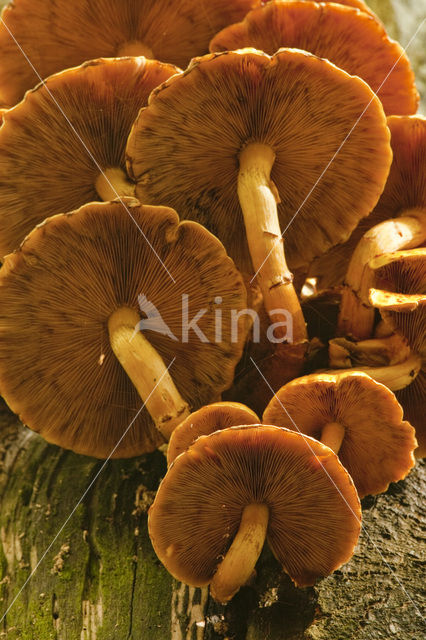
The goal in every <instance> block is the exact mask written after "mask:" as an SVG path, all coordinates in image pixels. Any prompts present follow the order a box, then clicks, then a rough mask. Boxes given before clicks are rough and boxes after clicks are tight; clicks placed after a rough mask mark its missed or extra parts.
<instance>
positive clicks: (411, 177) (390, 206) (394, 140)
mask: <svg viewBox="0 0 426 640" xmlns="http://www.w3.org/2000/svg"><path fill="white" fill-rule="evenodd" d="M388 127H389V130H390V132H391V147H392V151H393V161H392V166H391V169H390V172H389V177H388V179H387V182H386V186H385V189H384V191H383V193H382V195H381V197H380V200H379V201H378V203H377V205H376V206H375V208H374V209H373V211H372V212H371V213H370V215H369V216H368V217H367V218H364V219H363V220H361V222H360V223H359V225H358V227H357V228H356V229H355V231H354V232H353V233H352V235H351V236H350V238H349V239H348V240H347V242H345V243H344V244H341V245H337V246H336V247H333V248H332V249H330V251H327V253H326V254H324V255H323V256H322V257H321V258H318V259H317V260H315V261H314V263H313V264H312V266H311V269H310V272H311V275H316V276H318V278H319V284H320V286H321V287H327V286H333V285H335V284H340V283H342V282H343V279H344V277H345V273H346V270H347V268H348V264H349V260H350V258H351V255H352V253H353V251H354V249H355V247H356V246H357V244H358V243H359V241H360V240H361V238H362V236H363V235H364V234H365V233H366V232H367V231H368V230H369V229H371V228H372V227H374V226H375V225H377V224H379V223H380V222H384V221H385V220H388V219H389V218H396V217H398V216H400V215H409V212H410V211H412V210H416V211H417V210H421V209H426V117H425V116H422V115H416V116H391V117H389V118H388Z"/></svg>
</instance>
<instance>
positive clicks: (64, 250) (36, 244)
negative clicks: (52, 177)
mask: <svg viewBox="0 0 426 640" xmlns="http://www.w3.org/2000/svg"><path fill="white" fill-rule="evenodd" d="M0 274H1V277H0V300H1V302H0V310H1V311H0V389H1V393H2V395H3V396H4V398H5V400H6V401H7V403H8V404H9V406H10V407H11V409H12V410H13V411H15V412H16V413H18V414H19V415H20V417H21V419H22V421H23V422H24V423H25V424H27V425H28V426H30V427H31V428H32V429H34V430H35V431H38V432H40V433H41V435H43V437H45V438H46V439H47V440H48V441H50V442H53V443H55V444H59V445H60V446H63V447H66V448H71V449H73V450H74V451H76V452H78V453H84V454H88V455H94V456H96V457H107V456H109V455H110V454H111V452H113V456H114V457H129V456H135V455H139V454H141V453H143V452H145V451H149V450H152V449H154V448H155V447H156V446H157V445H158V443H159V442H160V441H161V438H160V437H159V435H158V434H157V433H156V431H155V429H154V426H153V422H152V420H151V418H150V415H149V414H148V412H147V410H146V409H145V408H144V409H143V410H142V411H141V412H139V410H140V409H141V406H142V401H141V399H140V398H139V397H138V394H137V392H136V390H135V388H134V387H133V385H132V384H131V382H130V380H129V378H128V377H127V374H126V373H125V371H124V369H123V368H122V367H121V365H120V363H119V361H118V360H117V358H116V357H115V355H114V353H113V350H112V348H111V346H110V342H109V335H108V321H109V318H110V317H111V314H112V313H113V312H114V311H116V310H117V309H120V308H125V309H129V310H132V311H133V312H134V313H136V316H137V317H139V318H141V319H142V320H143V319H149V317H150V316H152V314H151V312H150V307H151V308H152V305H154V307H155V308H156V310H158V311H159V313H160V316H161V319H162V321H163V323H165V324H163V323H162V326H161V327H158V330H155V329H153V328H152V326H151V330H144V327H143V326H142V331H143V333H144V334H145V335H146V337H147V338H148V340H149V342H150V343H151V344H152V345H153V347H155V349H156V350H157V352H158V353H159V354H160V355H161V357H162V358H163V360H164V362H165V364H166V366H168V365H170V364H171V363H172V361H173V363H172V364H171V368H170V375H171V376H172V378H173V380H174V381H175V384H176V386H177V387H178V389H179V391H180V393H181V395H182V397H183V398H184V399H185V400H186V401H187V402H188V404H189V405H190V406H192V407H193V408H194V409H198V408H199V407H200V406H201V405H203V404H205V403H207V402H209V401H211V400H213V399H214V398H216V397H217V395H218V394H219V393H221V391H222V390H223V389H224V388H226V387H228V386H229V385H230V384H231V381H232V378H233V372H234V367H235V363H236V362H237V360H238V359H239V357H240V356H241V351H242V341H243V340H244V335H242V334H241V333H239V334H238V332H237V333H235V334H234V337H232V329H231V319H230V317H231V310H234V309H236V310H239V309H241V308H244V307H245V305H246V300H245V289H244V285H243V283H242V280H241V277H240V275H239V273H238V272H237V270H236V269H235V267H234V265H233V263H232V261H231V260H230V259H229V258H228V257H227V256H226V253H225V251H224V248H223V246H222V245H221V244H220V242H219V241H218V240H217V239H216V238H214V237H213V236H212V235H211V234H210V233H208V232H207V231H206V230H205V229H204V228H203V227H201V226H200V225H197V224H194V223H187V222H185V223H181V224H179V220H178V216H177V214H176V212H174V211H173V210H171V209H167V208H162V207H144V206H141V205H140V204H139V203H138V202H136V201H132V200H130V199H127V200H125V207H124V206H123V204H122V203H120V202H114V203H91V204H89V205H86V206H84V207H82V208H81V209H80V210H79V211H76V212H73V213H71V214H60V215H57V216H54V217H52V218H50V219H48V220H47V221H46V222H45V223H44V224H42V225H40V226H39V227H38V228H37V229H35V230H34V231H33V232H32V233H31V234H30V235H29V236H28V237H27V239H26V240H25V242H24V243H23V244H22V246H21V248H20V249H19V250H18V251H17V252H15V253H13V254H11V255H9V256H7V257H6V260H5V263H4V265H3V267H2V269H1V271H0ZM172 277H173V280H172V279H171V278H172ZM183 295H187V296H188V298H187V314H188V319H189V320H191V319H192V318H194V316H195V315H196V314H197V313H198V312H200V311H202V310H206V312H205V313H204V315H203V316H202V317H201V318H200V319H199V321H198V327H199V329H200V331H201V332H202V333H203V334H204V336H205V338H206V340H207V342H203V341H202V340H201V339H200V337H199V336H197V335H196V333H195V332H194V331H192V330H189V331H188V335H187V336H184V335H183V331H184V327H183V318H182V315H183V311H182V307H183V300H182V296H183ZM141 297H143V303H142V302H141ZM219 297H220V302H219ZM218 304H219V305H220V308H221V310H222V314H223V315H222V317H223V322H222V336H221V340H220V341H217V340H216V333H215V331H216V327H215V324H216V321H215V313H214V311H215V308H216V307H217V306H218ZM144 311H145V313H144ZM142 324H143V322H142ZM147 326H150V325H149V323H147ZM162 330H163V332H162V333H160V331H162ZM133 421H134V423H133V424H132V426H131V428H130V429H129V432H128V433H127V435H126V436H125V438H124V440H123V441H122V442H120V444H119V446H118V448H117V449H115V450H114V451H113V449H114V447H115V445H116V444H117V442H118V441H119V439H120V437H121V435H122V434H123V432H124V431H125V429H126V428H127V427H128V425H130V423H131V422H133Z"/></svg>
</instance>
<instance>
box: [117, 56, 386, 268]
mask: <svg viewBox="0 0 426 640" xmlns="http://www.w3.org/2000/svg"><path fill="white" fill-rule="evenodd" d="M367 105H369V106H368V108H367ZM364 110H365V113H364V115H363V117H362V118H361V119H359V116H360V115H361V114H362V113H363V111H364ZM337 113H338V117H336V114H337ZM357 119H359V122H358V124H357V126H355V127H354V125H355V123H356V122H357ZM351 127H352V129H353V130H352V131H351ZM350 131H351V133H350V135H348V134H349V132H350ZM344 141H345V142H344ZM250 142H259V143H262V144H265V145H270V146H271V148H272V149H273V151H274V152H275V154H276V160H275V162H274V165H273V167H272V172H271V179H272V181H273V182H274V184H275V185H276V187H277V189H278V192H279V195H280V198H281V203H280V204H278V216H279V220H280V224H281V229H282V230H283V232H285V243H286V258H287V261H288V262H289V265H290V268H295V267H297V266H300V265H301V264H304V263H306V262H309V261H310V260H311V259H312V258H313V257H314V256H315V255H318V254H320V253H322V252H324V251H326V249H327V248H328V247H330V246H331V245H333V244H335V243H336V242H339V241H342V240H343V239H344V238H345V237H347V236H348V235H349V234H350V232H351V231H352V229H353V228H354V226H356V224H357V223H358V221H359V219H360V218H361V217H362V216H364V215H367V213H368V212H369V211H370V210H371V208H372V207H373V206H374V204H375V203H376V201H377V199H378V197H379V195H380V193H381V191H382V189H383V185H384V182H385V180H386V176H387V174H388V170H389V165H390V161H391V152H390V147H389V133H388V130H387V127H386V121H385V119H384V115H383V110H382V107H381V104H380V101H379V100H378V99H377V98H376V97H375V96H374V94H373V93H372V92H371V90H370V88H369V87H368V86H367V85H366V84H365V83H364V82H363V81H362V80H360V79H359V78H355V77H352V76H349V75H348V74H347V73H345V72H344V71H342V70H340V69H337V67H335V66H334V65H333V64H331V63H330V62H328V61H327V60H322V59H320V58H317V57H315V56H313V55H311V54H308V53H306V52H302V51H297V50H292V49H280V50H279V51H278V52H277V53H276V54H275V55H274V56H268V55H266V54H264V53H262V52H260V51H256V50H254V49H243V50H241V51H233V52H224V53H216V54H210V55H207V56H204V57H201V58H197V59H195V60H193V62H192V64H191V65H190V67H188V69H187V70H186V71H185V72H184V73H183V74H182V75H180V76H179V77H178V76H175V78H173V79H172V78H171V79H170V80H168V81H166V82H165V83H163V85H161V86H160V87H158V88H157V89H155V90H154V91H153V93H152V94H151V96H150V99H149V105H148V107H146V108H145V109H142V110H141V111H140V113H139V116H138V118H137V119H136V122H135V124H134V126H133V128H132V132H131V134H130V136H129V141H128V145H127V156H128V170H129V172H130V175H131V176H132V177H133V178H134V179H135V181H136V182H137V186H136V195H137V197H138V198H139V199H141V200H142V201H144V202H149V203H151V204H156V203H158V204H159V203H163V204H167V205H169V206H176V207H177V209H178V210H179V213H180V215H181V216H184V217H185V218H190V219H195V220H197V221H198V222H201V223H202V224H204V225H205V226H206V227H207V228H208V229H209V230H210V231H212V232H213V233H215V235H217V236H218V237H219V238H220V239H221V241H222V242H223V243H224V245H225V247H226V248H227V251H228V253H229V254H230V255H231V257H232V258H233V259H234V260H235V262H236V264H237V266H238V267H239V268H240V269H241V270H242V271H247V272H252V271H253V267H252V266H251V260H250V256H249V253H248V248H247V242H246V240H245V231H244V224H243V216H242V212H241V208H240V205H239V201H238V196H237V178H238V171H239V153H240V151H241V150H242V149H243V148H244V147H245V146H246V145H247V144H248V143H250ZM343 142H344V144H343ZM338 149H339V152H338V153H336V152H337V151H338ZM333 158H334V159H333ZM332 159H333V161H332V162H331V160H332ZM326 167H328V168H327V170H326V171H325V169H326ZM321 176H322V177H321ZM320 178H321V179H320ZM305 200H306V202H305ZM173 203H174V204H173ZM302 204H303V206H302ZM296 212H298V213H297V215H295V214H296ZM337 219H338V220H339V224H336V220H337ZM287 227H288V228H287ZM308 229H309V230H308Z"/></svg>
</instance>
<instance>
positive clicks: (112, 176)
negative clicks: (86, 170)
mask: <svg viewBox="0 0 426 640" xmlns="http://www.w3.org/2000/svg"><path fill="white" fill-rule="evenodd" d="M95 189H96V191H97V192H98V194H99V196H100V197H101V198H102V200H103V201H104V202H110V201H111V200H115V199H116V198H118V197H120V198H123V197H125V196H130V197H132V198H134V197H135V185H134V183H133V182H130V180H129V178H128V177H127V175H126V173H125V172H124V171H123V169H120V167H110V168H109V169H105V171H103V172H102V173H100V174H99V175H98V177H97V178H96V181H95Z"/></svg>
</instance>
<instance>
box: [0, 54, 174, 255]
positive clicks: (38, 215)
mask: <svg viewBox="0 0 426 640" xmlns="http://www.w3.org/2000/svg"><path fill="white" fill-rule="evenodd" d="M177 72H178V69H177V68H176V67H174V66H172V65H169V64H163V63H160V62H157V61H155V60H146V59H145V58H117V59H109V60H108V59H100V60H94V61H91V62H87V63H85V64H83V65H82V66H80V67H77V68H74V69H67V70H66V71H63V72H61V73H58V74H56V75H54V76H52V77H50V78H48V79H47V80H46V83H45V84H44V85H39V86H38V87H37V88H36V89H34V90H33V91H30V92H28V93H27V94H26V96H25V99H24V100H23V101H22V102H20V103H19V104H18V105H17V106H16V107H14V108H13V109H9V111H7V112H6V113H5V114H4V122H3V125H2V126H1V128H0V256H4V255H5V254H6V253H9V252H10V251H13V250H14V249H16V248H17V247H18V246H19V244H20V243H21V242H22V240H23V239H24V238H25V236H26V235H27V233H29V232H30V231H31V229H32V228H33V227H34V226H35V225H36V224H38V223H39V222H42V221H43V220H44V219H45V218H47V217H48V216H51V215H54V214H56V213H59V212H62V211H71V210H72V209H75V208H77V207H80V206H81V205H83V204H85V203H86V202H92V201H93V200H99V199H100V196H99V194H98V191H97V189H96V184H97V181H98V179H99V177H100V176H101V171H104V172H105V171H107V170H109V169H110V168H115V169H117V170H118V171H119V172H121V173H122V175H123V180H126V176H125V158H124V153H125V145H126V138H127V136H128V134H129V131H130V128H131V126H132V123H133V120H134V119H135V117H136V115H137V113H138V111H139V109H140V107H141V106H143V105H145V104H146V103H147V99H148V95H149V93H150V92H151V90H152V89H153V88H154V87H155V86H157V84H158V83H160V82H162V81H163V80H165V79H166V78H168V77H170V76H171V75H173V74H174V73H177ZM129 188H130V191H132V190H133V185H131V184H130V185H129ZM117 195H126V194H124V193H119V194H115V195H114V193H113V194H111V196H109V197H107V198H106V199H107V200H112V199H114V198H115V197H117ZM127 195H131V194H130V193H127Z"/></svg>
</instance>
